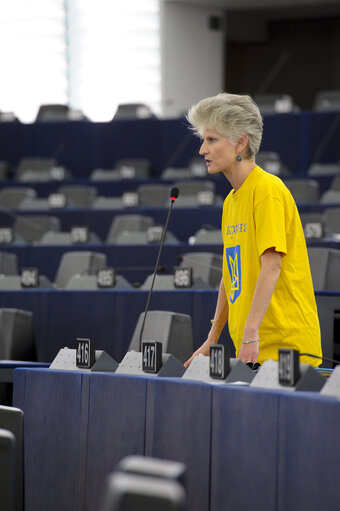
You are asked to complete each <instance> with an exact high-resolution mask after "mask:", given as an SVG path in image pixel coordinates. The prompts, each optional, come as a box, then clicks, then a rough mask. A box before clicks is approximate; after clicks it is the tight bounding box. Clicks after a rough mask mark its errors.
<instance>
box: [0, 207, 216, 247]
mask: <svg viewBox="0 0 340 511" xmlns="http://www.w3.org/2000/svg"><path fill="white" fill-rule="evenodd" d="M162 232H163V226H161V225H157V224H155V221H154V219H153V218H152V217H151V216H147V215H134V214H130V215H116V216H115V217H114V219H113V220H112V222H111V225H110V227H109V230H108V233H107V235H106V237H105V240H104V243H106V244H109V245H110V244H114V245H131V244H133V245H148V244H155V243H159V241H160V239H161V235H162ZM209 232H210V231H206V230H205V229H200V230H199V231H198V232H197V233H193V237H192V238H191V239H190V240H188V241H189V243H190V244H194V243H196V244H198V243H205V242H207V243H218V244H221V233H220V231H219V235H218V236H216V233H215V231H211V232H212V234H213V237H211V238H209V236H208V234H209ZM205 239H206V241H205ZM208 240H209V241H208ZM0 243H1V244H6V245H11V244H15V245H16V244H22V243H32V244H35V245H72V244H75V245H77V244H78V245H79V244H88V243H90V244H93V243H95V244H99V243H102V240H100V238H99V236H98V235H97V234H96V233H94V232H90V231H89V229H88V227H87V226H84V225H83V226H75V227H73V228H72V229H71V230H70V231H69V232H64V231H61V222H60V219H59V218H58V217H56V216H53V215H51V216H49V215H34V216H30V215H16V216H15V220H14V223H13V226H11V227H9V226H7V227H1V228H0ZM165 243H166V244H169V243H171V244H177V243H179V241H178V239H177V237H176V236H175V235H174V234H173V233H172V232H171V231H169V230H168V232H167V234H166V237H165Z"/></svg>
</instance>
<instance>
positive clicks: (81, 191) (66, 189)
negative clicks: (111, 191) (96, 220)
mask: <svg viewBox="0 0 340 511" xmlns="http://www.w3.org/2000/svg"><path fill="white" fill-rule="evenodd" d="M58 192H59V193H61V194H63V195H65V197H66V202H67V204H68V205H69V206H71V207H72V206H73V207H77V208H90V207H92V204H93V202H94V200H95V199H96V197H97V194H98V191H97V188H96V187H95V186H87V185H85V186H78V185H70V186H60V187H59V189H58Z"/></svg>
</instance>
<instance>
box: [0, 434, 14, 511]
mask: <svg viewBox="0 0 340 511" xmlns="http://www.w3.org/2000/svg"><path fill="white" fill-rule="evenodd" d="M15 463H16V443H15V436H14V435H13V433H11V432H10V431H8V430H7V429H0V495H1V511H14V510H15V509H16V508H15V490H16V488H15V476H16V466H15Z"/></svg>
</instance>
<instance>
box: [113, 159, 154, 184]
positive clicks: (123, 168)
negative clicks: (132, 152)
mask: <svg viewBox="0 0 340 511" xmlns="http://www.w3.org/2000/svg"><path fill="white" fill-rule="evenodd" d="M115 169H117V170H118V171H119V176H120V177H121V178H124V177H130V176H131V177H133V178H138V179H146V178H148V177H150V176H151V171H152V164H151V161H150V160H149V159H146V158H124V159H121V160H117V161H116V164H115Z"/></svg>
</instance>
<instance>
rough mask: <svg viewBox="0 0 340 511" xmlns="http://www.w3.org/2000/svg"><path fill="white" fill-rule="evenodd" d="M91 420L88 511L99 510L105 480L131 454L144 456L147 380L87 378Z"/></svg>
mask: <svg viewBox="0 0 340 511" xmlns="http://www.w3.org/2000/svg"><path fill="white" fill-rule="evenodd" d="M84 379H88V380H89V389H90V393H89V412H88V413H89V418H88V436H87V460H86V473H85V480H86V490H85V507H84V509H85V510H86V511H98V510H99V509H100V502H101V501H102V497H103V494H104V491H105V482H106V477H107V476H108V475H109V474H110V473H111V472H113V470H114V469H115V467H116V466H117V464H118V463H119V461H120V460H121V459H122V458H123V457H125V456H129V455H131V454H140V455H144V441H145V402H146V388H147V379H146V378H137V377H135V378H134V377H127V376H124V375H115V376H114V377H112V375H105V374H103V375H100V374H96V375H95V376H92V375H86V376H84Z"/></svg>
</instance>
